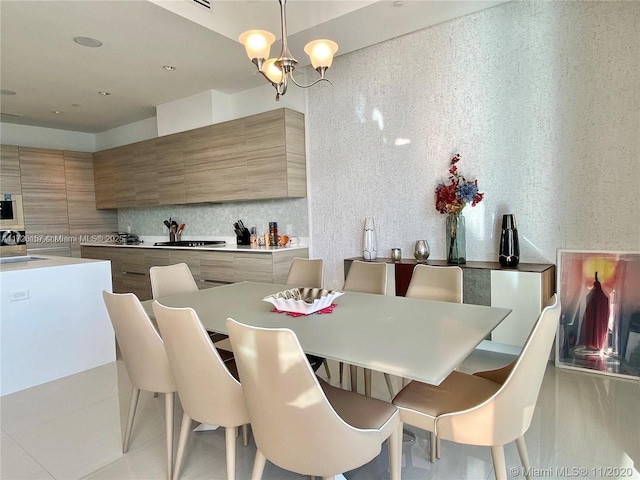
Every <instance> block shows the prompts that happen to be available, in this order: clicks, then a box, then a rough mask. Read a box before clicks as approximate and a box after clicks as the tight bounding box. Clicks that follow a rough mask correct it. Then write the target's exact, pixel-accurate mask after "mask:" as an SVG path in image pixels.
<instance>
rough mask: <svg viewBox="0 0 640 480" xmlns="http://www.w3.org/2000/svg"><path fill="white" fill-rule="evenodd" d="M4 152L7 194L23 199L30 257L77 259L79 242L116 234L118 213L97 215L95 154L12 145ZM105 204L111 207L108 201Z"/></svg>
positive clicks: (1, 167)
mask: <svg viewBox="0 0 640 480" xmlns="http://www.w3.org/2000/svg"><path fill="white" fill-rule="evenodd" d="M1 149H2V150H1V161H0V175H1V179H2V193H12V194H20V193H21V194H22V200H23V209H24V215H25V230H26V232H27V235H29V237H30V240H31V241H30V242H29V243H28V244H27V247H28V251H29V253H33V254H42V255H54V256H69V255H71V256H76V257H78V256H80V247H79V242H86V241H90V237H91V236H92V235H105V234H108V233H111V232H113V231H114V230H116V229H117V226H118V220H117V214H116V212H114V211H106V210H97V209H96V192H95V191H94V178H95V175H94V173H95V172H94V159H93V155H92V154H91V153H88V152H72V151H63V150H50V149H42V148H29V147H17V146H13V145H2V146H1ZM107 160H108V158H107ZM98 175H99V176H100V175H102V172H98ZM103 177H104V178H106V177H105V176H103ZM103 200H104V202H105V204H106V202H107V200H108V199H107V198H106V195H103ZM111 200H112V201H113V202H115V196H112V197H111ZM113 206H115V203H114V205H113Z"/></svg>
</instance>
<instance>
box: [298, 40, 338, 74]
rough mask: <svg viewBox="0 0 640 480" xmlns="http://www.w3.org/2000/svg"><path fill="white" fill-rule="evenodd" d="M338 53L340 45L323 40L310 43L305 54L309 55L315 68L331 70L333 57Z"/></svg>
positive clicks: (305, 49) (305, 48)
mask: <svg viewBox="0 0 640 480" xmlns="http://www.w3.org/2000/svg"><path fill="white" fill-rule="evenodd" d="M337 51H338V44H337V43H336V42H333V41H331V40H326V39H321V40H314V41H312V42H309V43H307V44H306V45H305V47H304V53H306V54H307V55H309V58H310V59H311V64H312V65H313V68H318V67H326V68H329V67H330V66H331V63H332V62H333V55H334V54H335V53H336V52H337Z"/></svg>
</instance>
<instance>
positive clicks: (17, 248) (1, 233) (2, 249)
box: [0, 230, 27, 257]
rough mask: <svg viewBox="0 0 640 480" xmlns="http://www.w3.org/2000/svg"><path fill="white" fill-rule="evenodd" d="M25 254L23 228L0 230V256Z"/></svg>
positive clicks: (25, 241) (25, 242) (25, 239)
mask: <svg viewBox="0 0 640 480" xmlns="http://www.w3.org/2000/svg"><path fill="white" fill-rule="evenodd" d="M26 254H27V237H26V235H25V231H24V230H0V257H15V256H18V255H26Z"/></svg>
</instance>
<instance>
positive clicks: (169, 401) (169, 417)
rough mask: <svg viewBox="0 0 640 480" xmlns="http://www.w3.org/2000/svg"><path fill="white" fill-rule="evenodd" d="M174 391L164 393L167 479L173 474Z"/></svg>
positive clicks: (169, 479)
mask: <svg viewBox="0 0 640 480" xmlns="http://www.w3.org/2000/svg"><path fill="white" fill-rule="evenodd" d="M174 398H175V393H173V392H172V393H165V394H164V414H165V417H166V418H165V424H166V430H167V479H168V480H171V476H172V474H173V403H174Z"/></svg>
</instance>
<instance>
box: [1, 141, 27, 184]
mask: <svg viewBox="0 0 640 480" xmlns="http://www.w3.org/2000/svg"><path fill="white" fill-rule="evenodd" d="M1 148H2V149H1V150H0V178H2V193H12V194H14V195H20V194H21V193H22V185H21V182H20V156H19V153H18V147H14V146H13V145H2V146H1Z"/></svg>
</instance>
